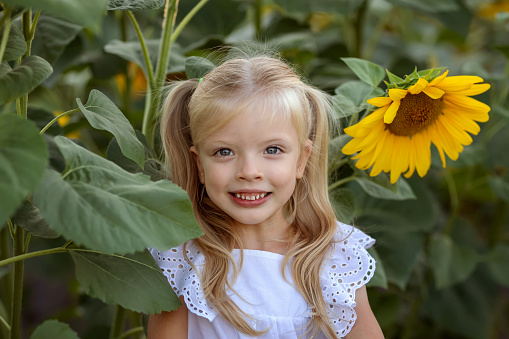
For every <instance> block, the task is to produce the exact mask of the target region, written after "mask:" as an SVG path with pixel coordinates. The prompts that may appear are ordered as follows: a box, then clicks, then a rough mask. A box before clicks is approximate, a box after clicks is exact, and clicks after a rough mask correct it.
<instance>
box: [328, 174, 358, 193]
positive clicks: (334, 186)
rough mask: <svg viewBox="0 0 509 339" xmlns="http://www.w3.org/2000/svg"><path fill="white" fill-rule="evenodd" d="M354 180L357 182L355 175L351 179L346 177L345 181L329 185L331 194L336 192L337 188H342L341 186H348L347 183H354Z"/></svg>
mask: <svg viewBox="0 0 509 339" xmlns="http://www.w3.org/2000/svg"><path fill="white" fill-rule="evenodd" d="M352 180H355V176H353V175H352V176H351V177H346V178H344V179H341V180H338V181H336V182H335V183H333V184H331V185H329V192H330V191H332V190H334V189H335V188H337V187H339V186H341V185H344V184H346V183H347V182H350V181H352Z"/></svg>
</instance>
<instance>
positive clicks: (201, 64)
mask: <svg viewBox="0 0 509 339" xmlns="http://www.w3.org/2000/svg"><path fill="white" fill-rule="evenodd" d="M185 67H186V74H187V78H188V79H195V78H196V79H199V78H202V77H204V76H205V75H206V74H207V73H208V72H210V71H212V70H213V69H214V68H215V67H216V66H215V65H214V64H213V63H212V62H211V61H210V60H208V59H205V58H201V57H197V56H192V57H189V58H187V59H186V65H185Z"/></svg>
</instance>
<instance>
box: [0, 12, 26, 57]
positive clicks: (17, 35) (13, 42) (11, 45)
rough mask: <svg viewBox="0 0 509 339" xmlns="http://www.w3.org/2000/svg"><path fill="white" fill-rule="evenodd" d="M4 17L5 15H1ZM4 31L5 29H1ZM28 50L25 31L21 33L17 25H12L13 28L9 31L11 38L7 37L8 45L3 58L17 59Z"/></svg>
mask: <svg viewBox="0 0 509 339" xmlns="http://www.w3.org/2000/svg"><path fill="white" fill-rule="evenodd" d="M2 17H3V15H0V18H2ZM2 28H3V27H2ZM2 33H3V29H0V34H2ZM26 50H27V44H26V42H25V38H24V37H23V33H21V31H20V30H19V28H18V27H17V26H16V25H11V29H10V31H9V39H7V45H6V46H5V52H4V56H3V59H2V60H3V61H11V60H16V59H18V58H20V57H22V56H23V55H24V54H25V52H26Z"/></svg>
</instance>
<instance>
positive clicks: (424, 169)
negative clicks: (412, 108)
mask: <svg viewBox="0 0 509 339" xmlns="http://www.w3.org/2000/svg"><path fill="white" fill-rule="evenodd" d="M413 139H414V141H415V144H414V147H415V148H414V149H415V153H414V155H415V167H416V168H417V173H418V174H419V176H420V177H421V178H422V177H423V176H425V175H426V173H428V170H429V167H430V166H431V149H430V147H431V138H430V135H429V133H428V131H427V130H426V131H423V132H421V133H417V134H415V135H414V136H413ZM444 161H445V159H444Z"/></svg>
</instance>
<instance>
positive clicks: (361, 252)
mask: <svg viewBox="0 0 509 339" xmlns="http://www.w3.org/2000/svg"><path fill="white" fill-rule="evenodd" d="M338 226H339V227H338V230H337V232H336V235H335V236H334V240H335V241H336V243H335V244H334V248H333V250H332V252H333V254H332V256H331V259H330V260H329V261H328V262H327V263H326V264H325V268H324V270H323V273H322V277H321V278H322V279H321V281H322V293H323V297H324V300H325V302H326V303H327V304H328V306H329V310H328V311H329V317H330V319H331V325H332V326H333V328H334V329H335V330H336V334H337V335H338V336H339V337H344V336H346V335H347V334H348V333H349V332H350V331H351V330H352V327H353V325H354V323H355V320H356V319H357V314H356V312H355V309H354V308H355V306H356V305H357V304H356V303H355V291H356V290H357V289H359V288H361V287H362V286H364V285H365V284H366V283H367V282H368V281H369V280H370V279H371V278H372V277H373V274H374V273H375V260H374V259H373V258H372V257H371V255H369V253H368V252H367V251H366V249H367V248H369V247H371V246H372V245H373V244H374V243H375V240H374V239H373V238H371V237H370V236H368V235H366V234H364V233H363V232H361V231H359V230H358V229H356V228H354V227H352V226H348V225H345V224H341V223H338Z"/></svg>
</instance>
